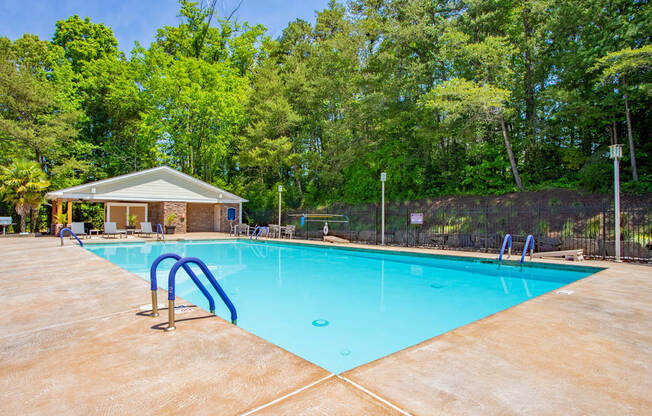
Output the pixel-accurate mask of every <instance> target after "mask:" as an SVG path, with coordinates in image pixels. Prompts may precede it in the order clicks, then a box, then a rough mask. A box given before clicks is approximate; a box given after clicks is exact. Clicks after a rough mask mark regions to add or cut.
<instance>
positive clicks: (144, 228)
mask: <svg viewBox="0 0 652 416" xmlns="http://www.w3.org/2000/svg"><path fill="white" fill-rule="evenodd" d="M152 234H154V231H152V223H151V222H141V223H140V232H139V233H138V235H140V236H143V235H144V236H146V237H149V236H151V235H152Z"/></svg>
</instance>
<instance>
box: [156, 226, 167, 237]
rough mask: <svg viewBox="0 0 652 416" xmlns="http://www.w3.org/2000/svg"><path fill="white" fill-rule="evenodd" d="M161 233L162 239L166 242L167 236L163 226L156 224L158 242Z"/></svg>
mask: <svg viewBox="0 0 652 416" xmlns="http://www.w3.org/2000/svg"><path fill="white" fill-rule="evenodd" d="M159 232H160V233H161V239H162V240H163V241H165V234H164V233H163V226H162V225H161V224H160V223H159V224H156V239H157V240H158V233H159Z"/></svg>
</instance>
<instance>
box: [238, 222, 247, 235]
mask: <svg viewBox="0 0 652 416" xmlns="http://www.w3.org/2000/svg"><path fill="white" fill-rule="evenodd" d="M237 227H238V235H243V234H244V235H246V236H249V224H238V225H237Z"/></svg>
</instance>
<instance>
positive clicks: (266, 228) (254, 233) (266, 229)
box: [249, 225, 269, 240]
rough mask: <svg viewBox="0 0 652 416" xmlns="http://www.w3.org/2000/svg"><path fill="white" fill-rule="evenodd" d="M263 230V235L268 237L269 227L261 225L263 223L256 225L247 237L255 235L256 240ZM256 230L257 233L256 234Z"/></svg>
mask: <svg viewBox="0 0 652 416" xmlns="http://www.w3.org/2000/svg"><path fill="white" fill-rule="evenodd" d="M263 231H265V237H269V227H266V226H263V225H257V226H256V228H254V230H253V231H252V232H251V235H250V236H249V239H250V240H251V239H252V238H254V236H256V240H258V237H260V235H261V234H262V233H263ZM256 232H258V234H256Z"/></svg>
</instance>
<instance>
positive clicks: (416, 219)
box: [410, 212, 423, 224]
mask: <svg viewBox="0 0 652 416" xmlns="http://www.w3.org/2000/svg"><path fill="white" fill-rule="evenodd" d="M410 224H423V212H413V213H411V214H410Z"/></svg>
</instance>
